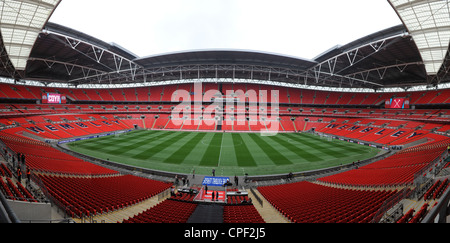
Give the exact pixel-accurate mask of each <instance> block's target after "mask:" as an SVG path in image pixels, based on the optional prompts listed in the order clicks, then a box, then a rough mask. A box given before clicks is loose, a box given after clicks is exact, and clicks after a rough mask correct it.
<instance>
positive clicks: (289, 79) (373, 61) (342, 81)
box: [0, 0, 450, 90]
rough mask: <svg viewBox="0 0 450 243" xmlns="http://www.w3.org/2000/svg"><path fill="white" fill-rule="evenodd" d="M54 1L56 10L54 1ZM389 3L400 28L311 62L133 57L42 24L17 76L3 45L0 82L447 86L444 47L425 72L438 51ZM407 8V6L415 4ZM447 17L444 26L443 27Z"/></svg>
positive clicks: (197, 55)
mask: <svg viewBox="0 0 450 243" xmlns="http://www.w3.org/2000/svg"><path fill="white" fill-rule="evenodd" d="M7 2H9V1H7ZM53 2H54V3H55V4H56V5H57V2H58V1H53ZM390 2H391V5H392V6H393V8H394V10H396V11H397V13H398V14H399V17H400V18H401V19H402V20H403V21H404V23H405V24H404V25H399V26H393V27H391V28H388V29H386V30H382V31H379V32H377V33H374V34H371V35H368V36H366V37H364V38H361V39H358V40H355V41H353V42H351V43H348V44H347V45H344V46H336V47H335V48H332V49H330V50H328V51H326V52H324V53H322V54H321V55H319V56H318V57H316V58H315V59H314V60H306V59H299V58H296V57H289V56H283V55H278V54H272V53H261V52H254V51H243V50H195V51H191V52H179V53H172V54H165V55H158V56H149V57H138V56H136V55H135V54H133V53H131V52H129V51H127V50H126V49H124V48H122V47H120V46H117V45H114V44H109V43H105V42H103V41H101V40H98V39H96V38H95V37H93V36H89V35H86V34H84V33H81V32H78V31H76V30H73V29H70V28H67V27H64V26H61V25H58V24H55V23H49V22H48V23H46V24H45V26H44V27H43V29H42V30H41V31H40V32H39V34H38V35H37V38H36V42H35V43H34V45H33V48H32V49H31V53H30V55H29V57H28V61H27V64H26V67H25V68H24V69H20V68H16V67H15V65H14V63H13V62H12V60H11V58H9V56H8V52H7V49H6V48H5V46H6V45H7V44H8V43H7V42H5V40H4V39H3V38H2V42H1V43H0V47H2V48H1V56H0V58H1V62H2V65H1V66H0V75H1V76H3V77H10V78H14V79H16V80H21V79H23V80H36V81H39V82H43V83H53V82H58V83H65V84H69V85H73V86H76V85H81V84H127V83H143V82H159V81H170V80H187V79H212V80H214V79H216V80H219V79H221V80H222V79H228V80H234V79H251V80H262V81H275V82H285V83H293V84H304V85H313V86H325V87H340V88H370V89H375V90H376V89H382V88H389V87H404V88H408V87H412V86H418V85H428V86H436V85H437V84H443V83H450V76H449V75H447V73H448V71H449V69H450V57H449V52H448V49H449V45H448V43H447V46H446V47H443V44H442V43H443V42H442V41H441V42H440V48H441V52H442V48H446V49H445V56H444V57H443V58H442V59H441V60H440V61H437V60H432V61H431V62H433V63H436V62H442V65H440V69H438V70H435V71H430V70H429V68H428V66H427V65H426V64H428V63H429V62H430V60H425V59H424V58H423V57H424V55H425V54H423V53H424V51H430V50H434V49H433V48H438V47H429V48H426V47H422V46H419V45H418V44H417V43H416V40H418V38H419V37H417V36H416V35H415V33H419V32H418V30H416V31H415V32H414V31H412V33H413V34H411V33H410V31H409V29H411V27H408V26H407V25H406V23H407V20H406V19H407V18H410V17H408V16H407V12H406V11H407V10H405V9H407V7H408V6H409V8H412V7H411V6H412V5H408V6H406V5H405V4H403V5H396V4H397V3H398V1H390ZM409 2H410V3H411V4H412V2H415V1H409ZM417 2H422V3H424V2H427V3H429V2H436V0H428V1H417ZM439 2H440V3H441V5H442V3H444V4H446V6H447V10H448V5H449V3H448V1H439ZM56 5H54V6H56ZM396 6H398V9H397V8H396ZM49 7H51V6H49ZM441 10H442V7H441V8H440V9H439V11H441ZM402 14H404V16H402ZM428 14H433V12H431V13H428ZM3 17H4V16H2V36H3V34H4V33H3V26H4V25H3V22H4V21H3V19H4V18H3ZM447 17H448V16H447ZM417 18H418V17H417ZM429 18H430V17H429ZM448 18H449V21H448V23H447V25H450V17H448ZM441 21H442V20H441ZM408 23H409V22H408ZM16 28H23V27H16ZM438 30H441V29H439V28H429V29H425V30H423V29H422V30H421V31H422V32H420V33H423V32H425V33H428V32H431V33H435V32H436V31H438ZM447 30H448V29H447ZM444 42H445V41H444ZM444 44H445V43H444ZM424 60H425V61H424ZM435 66H436V65H435Z"/></svg>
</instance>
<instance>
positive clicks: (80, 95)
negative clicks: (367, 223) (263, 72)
mask: <svg viewBox="0 0 450 243" xmlns="http://www.w3.org/2000/svg"><path fill="white" fill-rule="evenodd" d="M0 90H1V91H0V99H2V98H3V99H34V100H36V99H40V98H41V96H42V94H43V93H45V92H53V93H61V94H64V95H66V96H67V97H69V98H70V99H74V100H78V101H119V102H120V101H140V102H148V101H154V102H159V101H171V98H172V95H173V94H174V92H176V91H177V90H185V91H187V92H189V93H190V94H191V97H192V100H197V101H198V100H199V99H198V97H200V96H195V95H194V91H195V90H194V85H193V84H180V85H178V84H174V85H166V86H152V87H137V88H123V89H106V90H105V89H68V88H49V87H35V86H23V85H17V84H5V83H1V84H0ZM210 90H219V86H218V84H214V83H203V84H202V93H204V92H207V91H210ZM228 90H232V91H236V90H242V91H244V92H247V91H255V92H256V94H257V96H258V100H260V101H267V102H278V103H280V104H306V105H311V104H316V105H337V104H339V105H380V104H383V103H384V101H385V100H386V99H390V98H392V97H405V98H409V99H410V104H411V105H420V104H448V103H450V89H445V90H429V91H415V92H403V93H342V92H333V91H315V90H307V89H298V88H287V87H277V86H270V85H258V84H223V88H222V94H224V95H225V94H226V92H227V91H228ZM272 90H278V92H279V96H278V97H275V96H273V95H272V94H271V91H272ZM265 92H267V94H266V96H264V95H262V96H261V94H264V93H265Z"/></svg>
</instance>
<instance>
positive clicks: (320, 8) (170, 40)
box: [50, 0, 401, 59]
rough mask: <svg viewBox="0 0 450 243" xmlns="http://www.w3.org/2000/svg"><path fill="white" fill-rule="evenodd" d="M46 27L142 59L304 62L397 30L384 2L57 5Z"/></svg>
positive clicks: (67, 0) (171, 0) (101, 0)
mask: <svg viewBox="0 0 450 243" xmlns="http://www.w3.org/2000/svg"><path fill="white" fill-rule="evenodd" d="M50 22H54V23H58V24H61V25H64V26H67V27H70V28H73V29H76V30H78V31H81V32H84V33H86V34H89V35H92V36H94V37H96V38H98V39H100V40H103V41H105V42H114V43H117V44H118V45H120V46H122V47H124V48H125V49H127V50H129V51H131V52H133V53H135V54H136V55H138V56H141V57H144V56H151V55H157V54H164V53H171V52H179V51H189V50H199V49H200V50H203V49H238V50H253V51H263V52H271V53H278V54H283V55H288V56H294V57H301V58H306V59H313V58H314V57H316V56H318V55H319V54H321V53H322V52H324V51H326V50H328V49H330V48H332V47H333V46H335V45H345V44H347V43H349V42H351V41H354V40H356V39H358V38H361V37H364V36H366V35H369V34H372V33H374V32H377V31H380V30H383V29H386V28H389V27H392V26H395V25H398V24H401V21H400V19H399V18H398V16H397V14H396V13H395V11H394V10H393V9H392V7H391V6H390V5H389V3H388V1H387V0H309V1H306V0H276V1H274V0H270V1H269V0H126V1H123V0H120V1H119V0H62V1H61V3H60V5H59V6H58V8H57V9H56V10H55V12H54V13H53V16H52V17H51V19H50Z"/></svg>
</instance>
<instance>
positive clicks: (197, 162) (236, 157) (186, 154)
mask: <svg viewBox="0 0 450 243" xmlns="http://www.w3.org/2000/svg"><path fill="white" fill-rule="evenodd" d="M69 148H70V149H72V150H74V151H77V152H79V153H83V154H86V155H89V156H92V157H96V158H101V159H109V160H110V161H114V162H119V163H123V164H128V165H132V166H136V167H142V168H150V169H155V170H163V171H171V172H177V173H186V174H191V173H192V171H193V169H195V173H196V174H206V175H209V174H211V170H212V168H215V169H216V175H218V176H220V175H224V176H233V175H238V176H241V175H244V174H245V173H248V174H249V175H266V174H282V173H289V172H291V171H292V172H301V171H309V170H316V169H322V168H328V167H333V166H337V165H341V164H349V163H352V162H354V161H357V160H364V159H367V158H371V157H374V156H375V155H377V153H378V152H379V150H378V149H375V148H372V147H368V146H362V145H358V144H353V143H348V142H344V141H339V140H333V141H327V140H326V139H323V138H320V137H319V136H315V135H312V134H298V133H280V134H278V135H276V136H261V135H260V134H259V133H207V132H180V131H147V130H139V131H133V132H130V133H128V134H126V135H121V136H118V137H116V136H109V137H102V138H96V139H91V140H84V141H78V142H74V143H70V144H69Z"/></svg>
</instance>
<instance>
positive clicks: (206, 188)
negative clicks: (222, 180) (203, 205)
mask: <svg viewBox="0 0 450 243" xmlns="http://www.w3.org/2000/svg"><path fill="white" fill-rule="evenodd" d="M205 195H208V185H205Z"/></svg>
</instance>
